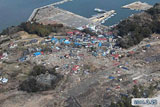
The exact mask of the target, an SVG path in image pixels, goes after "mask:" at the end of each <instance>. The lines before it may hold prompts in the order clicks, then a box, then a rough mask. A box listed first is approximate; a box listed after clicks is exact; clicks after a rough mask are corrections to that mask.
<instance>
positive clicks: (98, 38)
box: [98, 38, 107, 40]
mask: <svg viewBox="0 0 160 107" xmlns="http://www.w3.org/2000/svg"><path fill="white" fill-rule="evenodd" d="M98 40H107V39H106V38H98Z"/></svg>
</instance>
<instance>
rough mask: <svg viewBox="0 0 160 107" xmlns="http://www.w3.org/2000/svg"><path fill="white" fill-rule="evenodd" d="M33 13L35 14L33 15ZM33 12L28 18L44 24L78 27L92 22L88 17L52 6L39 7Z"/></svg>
mask: <svg viewBox="0 0 160 107" xmlns="http://www.w3.org/2000/svg"><path fill="white" fill-rule="evenodd" d="M34 13H36V14H35V15H33V14H34ZM34 13H33V14H32V18H30V20H32V21H36V22H38V23H42V24H45V25H47V24H55V23H62V24H64V25H66V26H70V27H75V28H78V27H81V26H85V25H88V24H91V23H92V21H90V20H89V19H88V18H85V17H82V16H80V15H77V14H74V13H72V12H69V11H66V10H63V9H59V8H57V7H54V6H49V7H46V8H41V9H39V10H38V11H37V12H35V11H34ZM33 16H34V17H33Z"/></svg>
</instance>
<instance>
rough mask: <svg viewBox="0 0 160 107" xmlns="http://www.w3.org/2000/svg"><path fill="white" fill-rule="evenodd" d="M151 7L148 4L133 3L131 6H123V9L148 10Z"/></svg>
mask: <svg viewBox="0 0 160 107" xmlns="http://www.w3.org/2000/svg"><path fill="white" fill-rule="evenodd" d="M151 7H152V6H151V5H149V4H147V3H142V2H140V1H137V2H133V3H131V4H128V5H125V6H122V8H128V9H131V10H148V9H150V8H151Z"/></svg>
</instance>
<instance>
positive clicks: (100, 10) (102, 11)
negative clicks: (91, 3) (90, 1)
mask: <svg viewBox="0 0 160 107" xmlns="http://www.w3.org/2000/svg"><path fill="white" fill-rule="evenodd" d="M94 11H95V12H98V13H105V12H106V11H105V10H102V9H99V8H95V9H94Z"/></svg>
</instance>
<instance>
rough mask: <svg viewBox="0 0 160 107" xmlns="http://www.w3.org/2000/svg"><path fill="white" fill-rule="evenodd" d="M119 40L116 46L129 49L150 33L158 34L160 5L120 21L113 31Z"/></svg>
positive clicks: (159, 28)
mask: <svg viewBox="0 0 160 107" xmlns="http://www.w3.org/2000/svg"><path fill="white" fill-rule="evenodd" d="M114 32H115V34H116V35H117V36H120V37H122V38H119V39H118V41H117V44H119V45H120V46H121V47H123V48H129V47H131V46H133V45H136V44H138V43H140V42H141V41H142V40H143V39H144V38H146V37H149V36H150V35H151V34H152V33H160V3H157V4H155V5H154V6H153V7H152V8H150V9H149V10H147V11H144V12H142V13H138V14H135V15H133V16H131V17H129V18H127V19H126V20H123V21H121V22H120V23H119V24H118V25H117V26H116V27H115V29H114Z"/></svg>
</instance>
